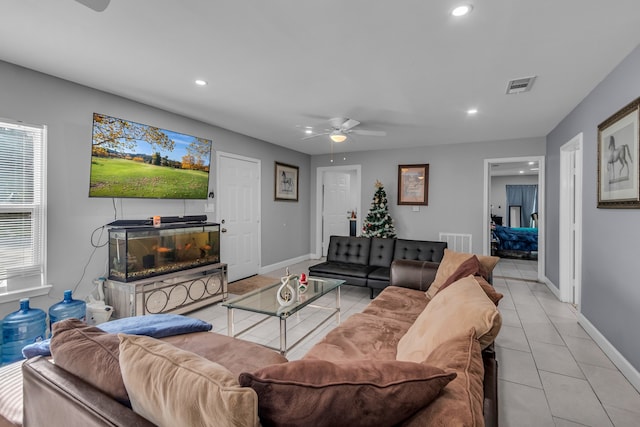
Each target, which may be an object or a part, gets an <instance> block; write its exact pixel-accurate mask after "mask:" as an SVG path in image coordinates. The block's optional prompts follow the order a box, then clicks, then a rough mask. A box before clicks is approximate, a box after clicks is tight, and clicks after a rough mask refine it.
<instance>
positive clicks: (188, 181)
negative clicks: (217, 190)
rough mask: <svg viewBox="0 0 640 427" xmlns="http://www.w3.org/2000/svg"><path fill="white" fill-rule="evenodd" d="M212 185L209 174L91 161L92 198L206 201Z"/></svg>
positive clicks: (110, 160) (130, 162)
mask: <svg viewBox="0 0 640 427" xmlns="http://www.w3.org/2000/svg"><path fill="white" fill-rule="evenodd" d="M208 184H209V174H208V173H207V172H205V171H199V170H190V169H177V168H172V167H167V166H156V165H150V164H147V163H142V162H137V161H134V160H126V159H118V158H105V157H92V158H91V185H90V188H89V197H115V198H120V197H123V198H126V197H134V198H152V199H206V198H207V191H208Z"/></svg>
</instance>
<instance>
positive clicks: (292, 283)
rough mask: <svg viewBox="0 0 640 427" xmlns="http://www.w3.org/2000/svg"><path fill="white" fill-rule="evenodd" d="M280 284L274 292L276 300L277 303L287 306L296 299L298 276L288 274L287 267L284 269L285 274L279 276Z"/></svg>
mask: <svg viewBox="0 0 640 427" xmlns="http://www.w3.org/2000/svg"><path fill="white" fill-rule="evenodd" d="M280 282H282V285H280V287H279V288H278V291H277V292H276V300H277V301H278V304H280V305H281V306H283V307H287V306H289V305H291V304H293V303H295V302H296V301H297V300H298V283H297V282H298V276H295V275H293V274H289V268H287V269H286V276H284V277H281V278H280Z"/></svg>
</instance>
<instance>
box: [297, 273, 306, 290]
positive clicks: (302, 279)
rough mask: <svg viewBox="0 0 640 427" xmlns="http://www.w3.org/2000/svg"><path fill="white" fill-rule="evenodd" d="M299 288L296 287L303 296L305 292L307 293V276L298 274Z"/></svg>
mask: <svg viewBox="0 0 640 427" xmlns="http://www.w3.org/2000/svg"><path fill="white" fill-rule="evenodd" d="M299 283H300V286H299V287H298V290H299V292H300V294H304V293H305V292H307V275H306V274H304V273H301V274H300V280H299Z"/></svg>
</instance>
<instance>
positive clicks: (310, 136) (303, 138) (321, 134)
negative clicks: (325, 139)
mask: <svg viewBox="0 0 640 427" xmlns="http://www.w3.org/2000/svg"><path fill="white" fill-rule="evenodd" d="M323 135H329V132H326V133H314V134H312V135H307V136H305V137H302V138H300V139H301V140H303V141H304V140H305V139H311V138H316V137H318V136H323Z"/></svg>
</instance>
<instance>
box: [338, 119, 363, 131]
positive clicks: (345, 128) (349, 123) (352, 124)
mask: <svg viewBox="0 0 640 427" xmlns="http://www.w3.org/2000/svg"><path fill="white" fill-rule="evenodd" d="M359 124H360V122H359V121H357V120H353V119H347V120H346V121H345V122H344V123H342V126H340V129H341V130H343V131H348V130H349V129H352V128H354V127H356V126H358V125H359Z"/></svg>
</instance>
